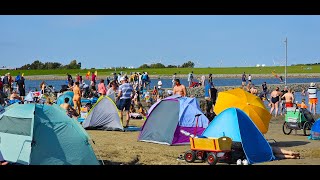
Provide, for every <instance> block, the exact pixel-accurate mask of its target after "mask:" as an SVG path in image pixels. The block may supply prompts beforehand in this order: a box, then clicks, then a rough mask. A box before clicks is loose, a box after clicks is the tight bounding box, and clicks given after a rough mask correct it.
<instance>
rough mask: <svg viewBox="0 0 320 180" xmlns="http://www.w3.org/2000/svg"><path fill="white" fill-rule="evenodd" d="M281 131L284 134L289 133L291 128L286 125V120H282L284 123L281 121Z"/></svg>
mask: <svg viewBox="0 0 320 180" xmlns="http://www.w3.org/2000/svg"><path fill="white" fill-rule="evenodd" d="M282 131H283V133H284V134H285V135H289V134H291V132H292V129H290V128H289V127H288V125H287V122H284V123H283V126H282Z"/></svg>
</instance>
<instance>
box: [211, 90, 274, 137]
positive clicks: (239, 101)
mask: <svg viewBox="0 0 320 180" xmlns="http://www.w3.org/2000/svg"><path fill="white" fill-rule="evenodd" d="M231 107H234V108H239V109H241V110H242V111H244V112H245V113H246V114H247V115H248V116H249V117H250V118H251V120H252V121H253V122H254V123H255V125H256V126H257V127H258V129H259V130H260V132H261V133H263V134H265V133H267V132H268V128H269V123H270V120H271V115H270V113H269V111H268V109H267V108H266V107H265V105H264V104H263V102H262V101H261V99H260V98H259V97H258V96H255V95H253V94H251V93H248V92H247V91H245V90H243V89H241V88H235V89H232V90H228V91H223V92H219V93H218V98H217V102H216V105H215V106H214V112H215V113H216V115H219V113H221V112H222V111H224V110H225V109H227V108H231Z"/></svg>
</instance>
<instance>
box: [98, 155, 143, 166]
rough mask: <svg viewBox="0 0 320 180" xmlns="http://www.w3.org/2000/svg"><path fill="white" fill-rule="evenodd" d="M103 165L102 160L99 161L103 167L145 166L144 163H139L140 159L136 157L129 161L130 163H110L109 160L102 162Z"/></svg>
mask: <svg viewBox="0 0 320 180" xmlns="http://www.w3.org/2000/svg"><path fill="white" fill-rule="evenodd" d="M102 161H103V163H102V162H101V160H99V162H100V163H101V165H103V164H104V165H143V164H142V163H139V157H138V156H136V157H135V158H134V159H133V160H131V161H129V162H117V161H109V160H102Z"/></svg>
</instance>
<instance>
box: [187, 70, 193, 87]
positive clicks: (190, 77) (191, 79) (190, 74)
mask: <svg viewBox="0 0 320 180" xmlns="http://www.w3.org/2000/svg"><path fill="white" fill-rule="evenodd" d="M188 82H189V87H190V86H191V84H192V82H193V71H191V73H189V74H188Z"/></svg>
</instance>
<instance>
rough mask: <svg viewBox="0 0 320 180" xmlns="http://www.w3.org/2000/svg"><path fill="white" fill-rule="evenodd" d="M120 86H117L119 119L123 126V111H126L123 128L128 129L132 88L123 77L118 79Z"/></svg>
mask: <svg viewBox="0 0 320 180" xmlns="http://www.w3.org/2000/svg"><path fill="white" fill-rule="evenodd" d="M120 83H121V85H120V86H119V93H118V97H117V107H118V109H119V111H120V118H121V122H122V124H123V110H124V111H126V119H127V121H126V125H125V126H124V127H125V128H126V127H128V125H129V121H130V115H129V110H130V105H131V99H132V97H133V94H134V90H133V87H132V85H131V84H130V83H128V81H127V79H126V78H125V77H121V78H120Z"/></svg>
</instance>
